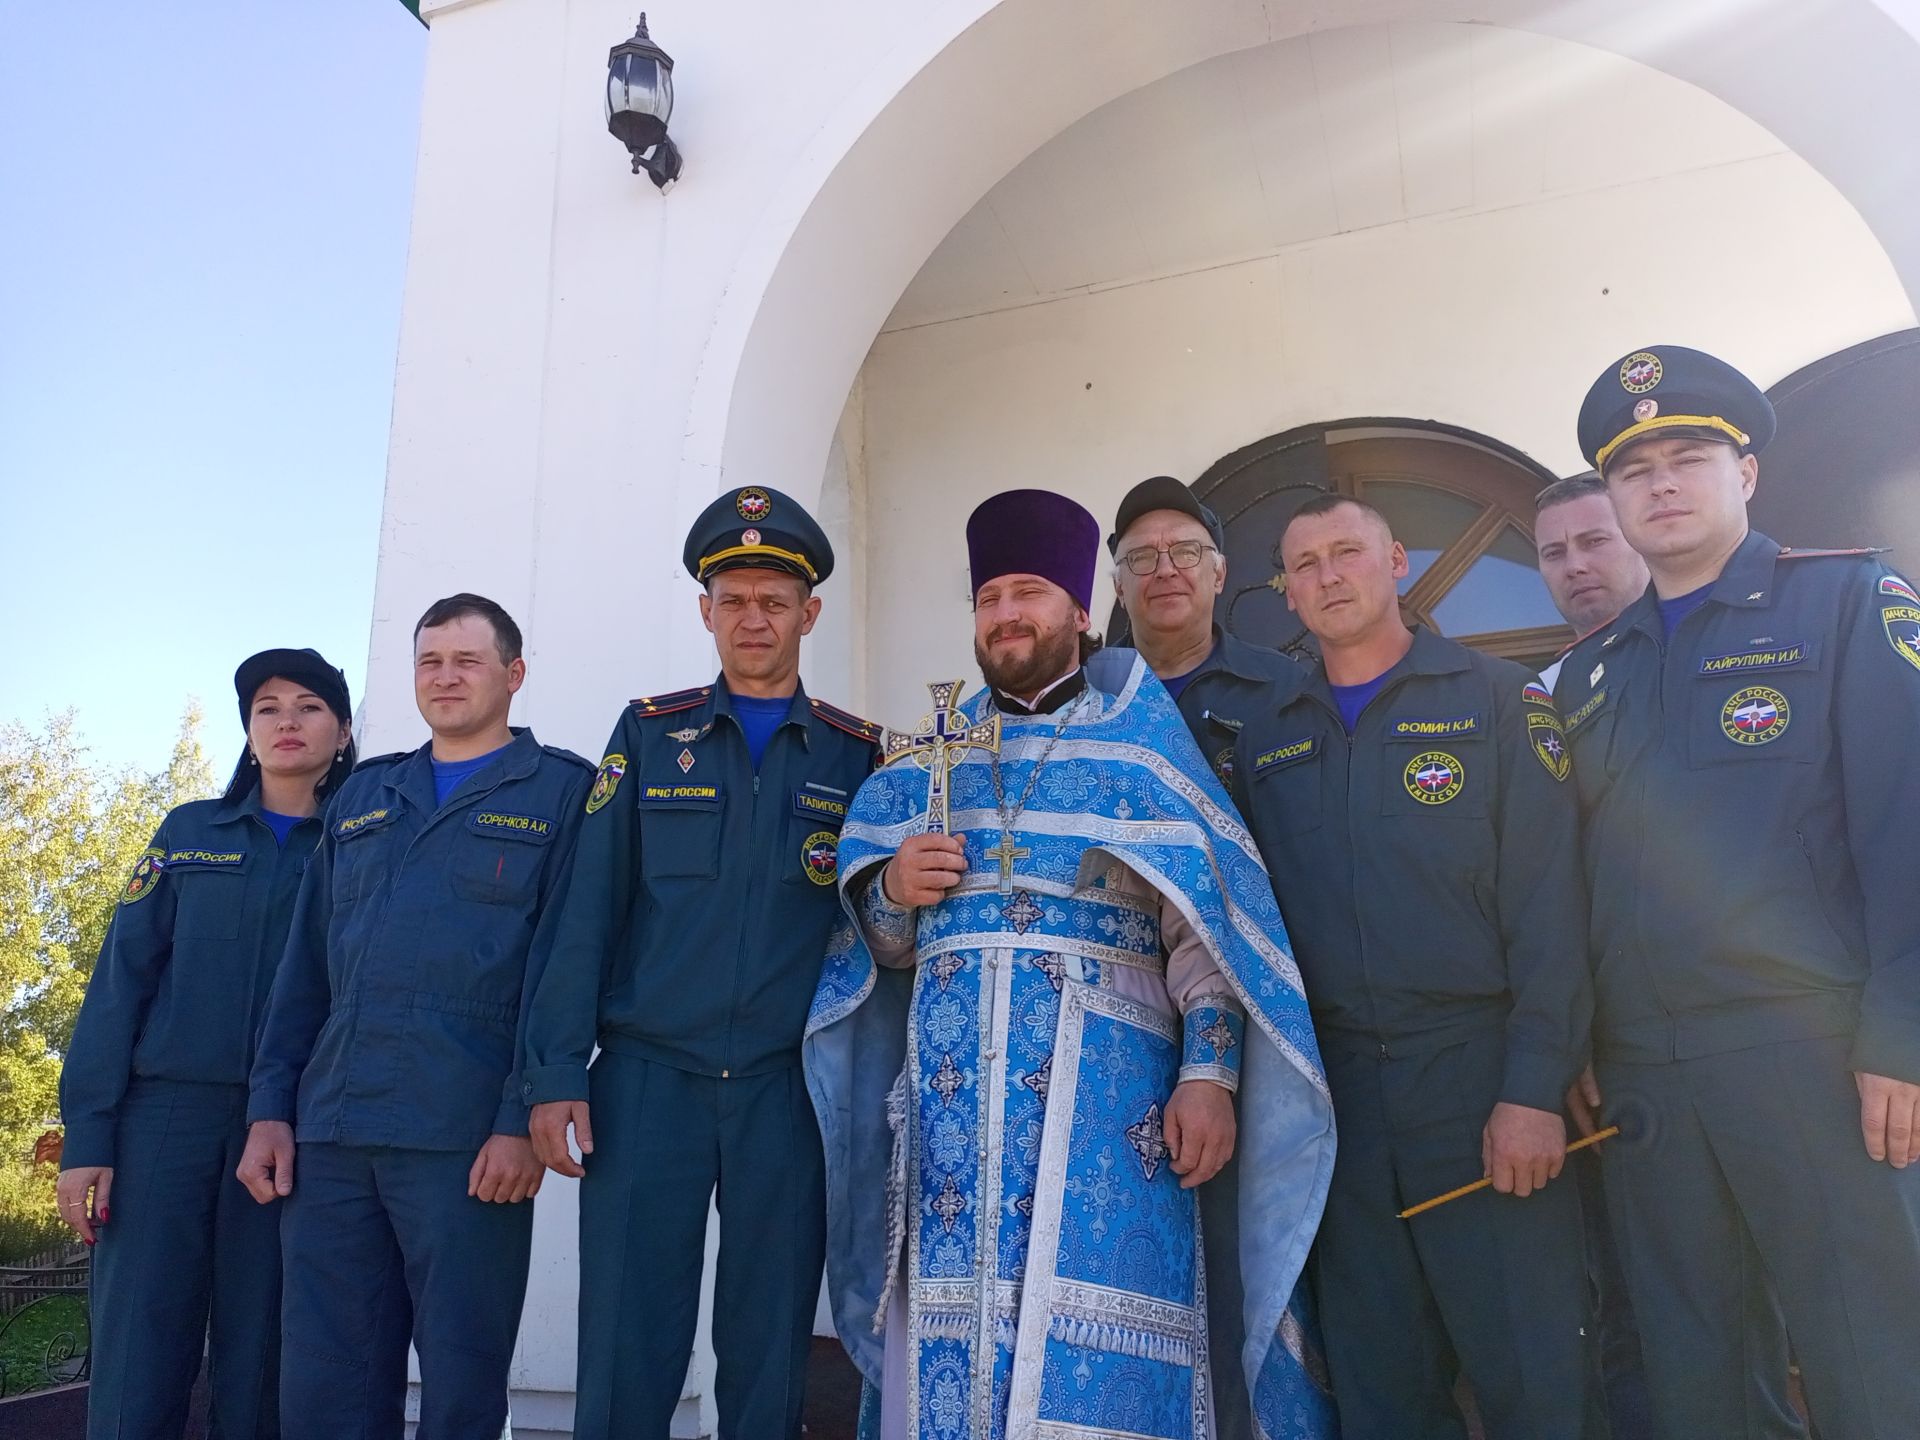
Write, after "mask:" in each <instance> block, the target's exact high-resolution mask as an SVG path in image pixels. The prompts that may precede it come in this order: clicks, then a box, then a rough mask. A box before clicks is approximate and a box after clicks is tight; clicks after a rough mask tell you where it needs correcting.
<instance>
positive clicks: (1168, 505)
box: [1107, 475, 1227, 555]
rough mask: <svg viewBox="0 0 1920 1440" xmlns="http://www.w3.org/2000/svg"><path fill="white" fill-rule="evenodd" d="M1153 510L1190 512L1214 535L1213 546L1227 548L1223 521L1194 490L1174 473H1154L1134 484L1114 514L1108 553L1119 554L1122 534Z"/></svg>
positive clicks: (1108, 538)
mask: <svg viewBox="0 0 1920 1440" xmlns="http://www.w3.org/2000/svg"><path fill="white" fill-rule="evenodd" d="M1152 510H1178V511H1179V512H1180V513H1181V514H1182V515H1191V516H1192V517H1193V518H1194V519H1196V520H1198V521H1199V522H1200V523H1201V524H1202V525H1204V526H1206V527H1207V533H1208V534H1209V535H1211V536H1212V537H1213V548H1214V549H1216V550H1221V551H1224V550H1225V549H1226V548H1227V532H1226V531H1225V530H1224V529H1223V528H1222V527H1221V525H1220V517H1219V516H1218V515H1216V514H1214V513H1213V511H1211V510H1209V509H1208V508H1207V507H1206V506H1204V505H1202V504H1201V503H1200V500H1199V498H1198V497H1197V496H1196V495H1195V494H1194V493H1193V491H1192V490H1191V489H1189V488H1188V487H1187V486H1185V485H1182V484H1181V483H1180V482H1179V481H1178V480H1176V479H1174V478H1173V476H1171V475H1155V476H1154V477H1153V478H1152V479H1150V480H1142V481H1141V482H1140V483H1139V484H1138V485H1136V486H1134V487H1133V488H1132V489H1131V490H1129V491H1128V492H1127V494H1126V498H1125V499H1124V500H1122V501H1121V502H1120V513H1119V514H1117V515H1115V516H1114V517H1113V533H1112V534H1111V535H1109V536H1107V553H1108V554H1109V555H1116V554H1118V553H1119V550H1120V537H1121V536H1122V535H1124V534H1126V533H1127V531H1128V530H1129V529H1130V528H1131V527H1132V525H1133V522H1134V521H1136V520H1138V519H1139V518H1140V517H1141V516H1142V515H1145V514H1147V513H1148V512H1149V511H1152Z"/></svg>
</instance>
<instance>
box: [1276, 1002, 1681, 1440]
mask: <svg viewBox="0 0 1920 1440" xmlns="http://www.w3.org/2000/svg"><path fill="white" fill-rule="evenodd" d="M1325 1053H1326V1060H1327V1079H1328V1081H1329V1083H1330V1085H1331V1087H1332V1090H1333V1101H1334V1114H1335V1120H1336V1122H1337V1124H1338V1126H1339V1136H1340V1148H1339V1150H1338V1152H1337V1154H1336V1156H1335V1159H1334V1168H1333V1184H1332V1189H1331V1191H1330V1192H1329V1194H1328V1197H1327V1208H1326V1214H1325V1217H1324V1218H1323V1219H1322V1221H1321V1224H1320V1232H1319V1237H1318V1239H1317V1240H1316V1242H1315V1245H1314V1252H1313V1267H1314V1277H1315V1293H1316V1295H1317V1297H1318V1299H1319V1304H1320V1321H1321V1329H1322V1332H1323V1335H1324V1339H1325V1344H1326V1352H1327V1368H1328V1372H1329V1374H1330V1375H1331V1377H1332V1380H1333V1393H1334V1403H1335V1405H1336V1407H1337V1408H1338V1411H1339V1415H1340V1430H1341V1434H1342V1436H1343V1440H1465V1436H1466V1434H1467V1429H1466V1422H1465V1420H1464V1418H1463V1417H1462V1415H1461V1413H1460V1410H1459V1407H1458V1406H1457V1405H1456V1403H1455V1401H1454V1397H1453V1389H1454V1385H1455V1383H1456V1381H1457V1380H1458V1378H1459V1377H1460V1375H1461V1374H1462V1373H1463V1372H1464V1374H1465V1376H1466V1378H1467V1381H1468V1383H1469V1385H1470V1386H1471V1388H1472V1391H1473V1394H1474V1398H1475V1400H1476V1401H1477V1402H1478V1406H1479V1411H1480V1417H1481V1420H1482V1423H1483V1424H1484V1426H1485V1431H1486V1435H1487V1440H1592V1437H1596V1436H1598V1435H1600V1434H1602V1433H1604V1420H1603V1418H1602V1415H1601V1413H1600V1408H1599V1404H1598V1398H1597V1395H1596V1393H1595V1391H1596V1386H1595V1383H1594V1372H1595V1362H1594V1355H1593V1353H1592V1346H1591V1341H1590V1331H1591V1329H1592V1326H1591V1322H1590V1305H1589V1294H1588V1287H1587V1277H1586V1265H1585V1256H1584V1249H1583V1246H1584V1241H1583V1236H1582V1228H1581V1208H1580V1191H1579V1187H1578V1185H1577V1184H1576V1183H1575V1181H1574V1178H1573V1176H1571V1175H1568V1174H1565V1173H1564V1172H1563V1173H1562V1175H1561V1177H1560V1178H1559V1179H1557V1180H1554V1181H1552V1182H1550V1183H1549V1184H1548V1185H1547V1187H1546V1188H1545V1189H1544V1190H1537V1191H1535V1192H1534V1193H1533V1194H1532V1195H1530V1196H1528V1197H1527V1198H1526V1199H1519V1198H1516V1197H1514V1196H1511V1195H1499V1194H1496V1193H1494V1192H1493V1191H1491V1190H1487V1191H1481V1192H1479V1193H1478V1194H1474V1195H1469V1196H1467V1197H1466V1198H1464V1199H1461V1200H1455V1201H1453V1202H1452V1203H1451V1204H1447V1205H1443V1206H1441V1207H1439V1208H1438V1209H1436V1210H1431V1211H1428V1212H1427V1213H1425V1214H1423V1215H1418V1216H1415V1217H1414V1218H1413V1219H1411V1220H1402V1219H1400V1218H1398V1217H1399V1212H1400V1211H1401V1210H1403V1209H1405V1208H1407V1207H1409V1206H1411V1205H1414V1204H1417V1203H1418V1202H1419V1201H1421V1200H1425V1199H1428V1198H1430V1197H1432V1196H1434V1195H1438V1194H1441V1193H1442V1192H1444V1191H1447V1190H1451V1189H1453V1188H1455V1187H1456V1186H1459V1185H1463V1184H1466V1183H1468V1182H1470V1181H1473V1180H1478V1179H1479V1178H1480V1177H1481V1175H1482V1173H1483V1170H1484V1167H1483V1165H1482V1162H1481V1156H1480V1140H1481V1131H1482V1129H1483V1127H1484V1126H1485V1124H1486V1120H1487V1116H1488V1115H1489V1114H1490V1113H1491V1112H1492V1109H1493V1105H1494V1102H1495V1100H1496V1098H1497V1095H1498V1091H1499V1085H1500V1079H1501V1071H1502V1066H1503V1063H1504V1056H1505V1048H1504V1043H1503V1039H1502V1037H1501V1036H1500V1035H1499V1034H1498V1033H1497V1032H1495V1033H1494V1034H1492V1035H1489V1036H1480V1037H1476V1038H1473V1039H1469V1040H1465V1041H1462V1042H1458V1043H1455V1044H1452V1045H1448V1046H1446V1047H1444V1048H1441V1049H1439V1050H1436V1051H1433V1052H1431V1053H1426V1054H1419V1055H1413V1056H1408V1057H1405V1058H1394V1059H1387V1058H1382V1057H1380V1056H1378V1055H1377V1053H1376V1054H1364V1053H1359V1052H1358V1051H1357V1050H1349V1051H1346V1052H1344V1053H1343V1052H1342V1049H1341V1047H1340V1046H1338V1045H1337V1044H1336V1045H1332V1046H1328V1047H1326V1052H1325ZM1695 1440H1699V1437H1695Z"/></svg>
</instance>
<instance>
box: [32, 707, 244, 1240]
mask: <svg viewBox="0 0 1920 1440" xmlns="http://www.w3.org/2000/svg"><path fill="white" fill-rule="evenodd" d="M200 719H201V716H200V707H199V705H198V704H196V703H191V702H190V703H189V704H188V707H187V711H186V714H185V715H184V716H183V718H182V719H181V722H180V734H179V737H178V739H177V740H176V741H175V742H174V747H173V758H172V759H171V760H170V761H169V762H168V764H167V768H166V769H164V770H162V771H160V772H158V773H156V774H145V773H142V772H139V771H137V770H132V769H118V770H112V769H107V768H104V767H101V766H99V765H97V764H95V763H93V761H92V758H91V757H90V755H89V754H88V751H87V748H86V746H85V745H84V744H83V743H82V742H81V740H80V738H79V737H78V736H77V735H76V734H75V731H74V723H73V715H72V714H71V712H69V713H67V714H63V715H56V716H53V717H51V718H50V719H49V720H48V721H47V723H46V725H45V727H44V728H43V729H41V730H37V731H36V730H30V729H28V728H27V727H25V726H22V725H6V726H0V1263H5V1259H6V1258H8V1256H9V1255H10V1254H18V1253H21V1252H23V1251H28V1250H34V1249H38V1248H41V1247H43V1246H45V1245H47V1244H51V1243H53V1242H54V1241H55V1240H56V1239H57V1238H58V1237H59V1235H60V1234H61V1233H63V1230H64V1227H61V1226H59V1224H58V1221H57V1218H56V1217H55V1215H54V1209H53V1174H54V1170H53V1167H52V1166H50V1165H34V1164H33V1163H32V1154H33V1145H34V1141H35V1139H36V1138H38V1136H39V1135H40V1134H41V1133H42V1132H44V1131H45V1130H46V1129H47V1128H48V1126H49V1125H50V1124H52V1123H53V1121H54V1119H55V1117H56V1116H57V1114H58V1112H59V1099H58V1089H59V1082H60V1062H61V1057H62V1055H64V1054H65V1052H66V1047H67V1042H68V1040H69V1039H70V1038H71V1037H72V1035H73V1022H74V1020H75V1018H76V1017H77V1016H78V1015H79V1013H80V1000H81V997H82V996H83V995H85V993H86V988H87V979H88V977H89V976H90V975H92V973H93V962H94V960H95V959H96V958H97V957H98V956H99V954H100V943H101V941H102V940H103V939H105V938H106V933H107V925H108V923H109V922H110V921H111V920H112V919H113V908H114V904H115V902H116V901H117V900H118V899H119V895H120V888H121V886H122V885H124V884H125V883H126V878H127V875H128V874H129V872H130V871H131V870H132V869H133V866H134V863H135V862H136V861H137V860H138V859H139V858H140V855H141V852H142V851H143V850H144V849H145V848H146V845H147V842H148V840H149V839H150V838H151V837H152V835H153V832H154V831H155V830H156V829H158V828H159V825H160V821H161V818H162V817H163V816H164V815H165V814H166V813H167V811H168V810H170V809H172V808H173V807H174V806H175V805H179V804H182V803H184V802H185V801H188V800H198V799H202V798H204V797H206V796H208V795H211V794H214V793H215V791H216V788H217V787H216V785H215V781H214V773H213V769H212V767H211V765H210V764H209V763H208V760H207V756H206V752H205V751H204V750H203V749H202V748H201V745H200Z"/></svg>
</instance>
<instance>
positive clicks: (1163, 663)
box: [1107, 475, 1299, 784]
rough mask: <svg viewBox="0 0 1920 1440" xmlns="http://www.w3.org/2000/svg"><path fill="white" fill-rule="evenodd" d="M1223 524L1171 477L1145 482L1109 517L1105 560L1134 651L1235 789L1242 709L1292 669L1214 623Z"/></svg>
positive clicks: (1223, 561)
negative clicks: (1234, 767)
mask: <svg viewBox="0 0 1920 1440" xmlns="http://www.w3.org/2000/svg"><path fill="white" fill-rule="evenodd" d="M1225 547H1226V537H1225V533H1224V532H1223V531H1222V529H1221V527H1220V518H1219V517H1218V516H1217V515H1215V514H1214V513H1213V511H1211V510H1209V509H1208V508H1207V507H1206V506H1205V505H1202V504H1201V503H1200V501H1199V500H1197V499H1195V498H1194V494H1193V491H1191V490H1189V489H1188V488H1187V487H1186V486H1185V485H1182V484H1181V483H1180V482H1179V481H1178V480H1175V479H1174V478H1173V477H1172V476H1170V475H1156V476H1154V477H1153V478H1152V479H1151V480H1142V481H1141V482H1140V483H1139V484H1138V485H1136V486H1134V487H1133V489H1131V490H1129V491H1128V492H1127V495H1126V498H1125V499H1124V500H1122V501H1121V502H1120V511H1119V513H1118V514H1117V515H1116V516H1115V517H1114V522H1113V533H1112V534H1111V535H1109V536H1108V537H1107V550H1108V553H1110V554H1111V555H1112V556H1113V558H1114V566H1113V589H1114V594H1115V595H1116V596H1118V597H1119V600H1120V604H1121V606H1122V607H1123V608H1124V609H1125V610H1126V612H1127V622H1128V625H1129V627H1130V628H1131V629H1132V631H1133V644H1134V648H1135V649H1136V650H1138V651H1139V652H1140V656H1141V658H1142V659H1143V660H1145V661H1146V662H1147V668H1148V669H1150V670H1152V671H1153V673H1154V674H1155V675H1157V676H1158V677H1159V679H1160V683H1161V684H1162V685H1164V686H1166V687H1167V690H1168V691H1169V693H1171V694H1172V696H1173V700H1174V703H1175V704H1176V705H1178V706H1179V707H1180V714H1181V716H1182V717H1183V718H1185V720H1186V722H1187V729H1189V730H1191V731H1192V732H1193V738H1194V739H1195V740H1196V741H1197V742H1198V743H1199V746H1200V753H1201V754H1202V755H1205V756H1206V757H1207V761H1208V763H1209V764H1211V765H1212V766H1213V768H1214V771H1215V772H1216V773H1217V774H1218V775H1219V776H1220V779H1221V782H1222V783H1223V784H1230V783H1231V782H1232V778H1233V777H1232V765H1233V741H1234V737H1235V736H1236V735H1238V734H1239V733H1240V726H1241V723H1242V722H1243V721H1244V720H1245V719H1246V715H1247V710H1248V707H1249V706H1250V705H1251V704H1253V703H1254V702H1255V701H1257V700H1258V698H1259V697H1260V696H1261V695H1262V694H1263V693H1265V692H1266V691H1267V690H1269V689H1270V688H1271V687H1272V685H1273V683H1274V682H1275V681H1276V680H1291V679H1292V677H1293V676H1294V675H1295V673H1296V672H1297V670H1298V668H1299V667H1298V666H1296V665H1295V664H1294V662H1293V661H1291V660H1289V659H1288V658H1287V657H1286V656H1284V655H1282V654H1281V653H1280V652H1279V651H1277V650H1269V649H1267V648H1266V647H1265V646H1263V645H1253V644H1249V643H1248V642H1247V641H1245V640H1242V639H1239V638H1238V637H1237V636H1233V635H1229V634H1228V633H1227V632H1226V631H1225V630H1223V629H1222V628H1221V627H1220V626H1219V625H1218V624H1216V623H1215V622H1214V618H1213V608H1214V600H1215V597H1216V596H1218V595H1219V594H1220V592H1221V590H1222V589H1223V588H1224V586H1225V585H1226V581H1227V557H1226V554H1225Z"/></svg>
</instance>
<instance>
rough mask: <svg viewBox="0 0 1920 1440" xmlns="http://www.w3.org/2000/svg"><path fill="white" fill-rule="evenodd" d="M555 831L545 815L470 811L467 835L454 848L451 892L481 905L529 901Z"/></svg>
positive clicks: (518, 904)
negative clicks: (472, 812)
mask: <svg viewBox="0 0 1920 1440" xmlns="http://www.w3.org/2000/svg"><path fill="white" fill-rule="evenodd" d="M557 829H558V827H557V825H556V824H555V823H554V821H553V820H552V819H551V818H550V817H546V816H539V815H520V814H509V813H507V812H504V811H499V812H495V811H486V810H482V811H478V812H476V813H474V814H472V815H469V816H468V817H467V823H466V831H467V833H466V834H465V835H464V836H462V837H461V838H460V843H459V844H458V845H457V846H456V847H455V854H454V859H453V871H452V876H451V878H452V881H453V891H454V894H456V895H458V896H459V897H460V898H461V899H463V900H471V901H474V902H475V903H477V904H481V905H516V906H525V905H530V904H531V903H532V902H533V898H534V895H535V893H536V891H537V889H538V887H539V881H540V865H541V862H542V861H543V860H544V859H545V858H546V853H547V846H548V845H550V844H552V843H553V837H554V833H555V831H556V830H557Z"/></svg>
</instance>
